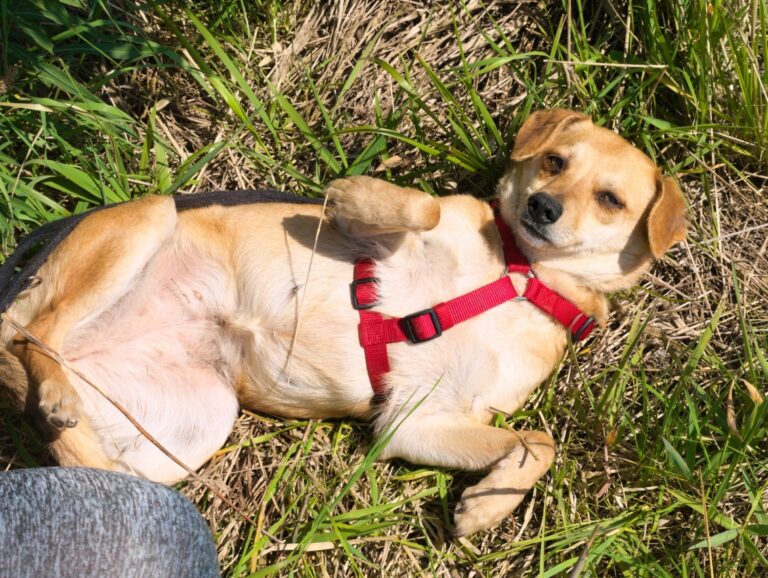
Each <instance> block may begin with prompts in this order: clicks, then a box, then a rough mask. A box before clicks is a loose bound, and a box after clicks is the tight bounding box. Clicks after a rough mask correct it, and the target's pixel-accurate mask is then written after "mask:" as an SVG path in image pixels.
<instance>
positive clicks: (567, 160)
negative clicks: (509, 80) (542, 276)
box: [499, 109, 686, 291]
mask: <svg viewBox="0 0 768 578" xmlns="http://www.w3.org/2000/svg"><path fill="white" fill-rule="evenodd" d="M512 161H513V162H512V166H511V168H510V169H509V171H508V172H507V173H506V174H505V175H504V177H503V178H502V179H501V181H500V182H499V197H500V200H501V211H502V215H503V217H504V219H505V220H506V221H507V223H508V224H509V226H510V227H511V228H512V230H513V231H514V233H515V236H516V237H517V241H518V244H519V245H520V247H521V248H522V249H523V251H524V252H525V253H526V254H527V255H528V257H529V258H530V259H531V261H532V262H540V263H542V264H546V265H547V266H551V267H553V268H556V269H559V270H562V271H566V272H568V273H571V274H573V275H575V276H577V277H578V278H580V279H582V280H583V282H584V284H585V285H588V286H591V287H593V288H595V289H598V290H602V291H612V290H616V289H620V288H624V287H627V286H629V285H631V284H632V283H633V282H634V281H635V280H636V279H637V277H638V276H639V275H640V274H641V273H642V272H644V271H645V270H647V268H648V266H649V265H650V263H651V261H652V260H653V259H658V258H660V257H661V256H662V255H663V254H664V253H665V252H666V251H667V250H668V249H669V248H670V247H671V246H672V245H674V244H675V243H677V242H678V241H682V240H683V239H684V238H685V234H686V221H685V203H684V201H683V196H682V194H681V193H680V189H678V187H677V185H676V184H675V181H674V180H672V179H671V178H669V177H664V176H662V175H661V173H660V171H659V169H658V168H657V167H656V165H654V164H653V162H652V161H651V159H649V158H648V157H647V156H646V155H645V154H643V153H642V152H640V150H638V149H637V148H635V147H634V146H632V145H631V144H629V143H628V142H627V141H626V140H624V139H623V138H621V137H620V136H618V135H616V134H615V133H613V132H611V131H610V130H607V129H605V128H601V127H598V126H595V125H594V124H592V121H591V120H590V119H589V118H587V117H586V116H584V115H581V114H579V113H576V112H573V111H569V110H562V109H555V110H552V111H548V112H536V113H534V114H533V115H531V116H530V118H528V120H526V122H525V123H524V124H523V126H522V128H521V129H520V132H519V133H518V135H517V139H516V141H515V147H514V150H513V152H512Z"/></svg>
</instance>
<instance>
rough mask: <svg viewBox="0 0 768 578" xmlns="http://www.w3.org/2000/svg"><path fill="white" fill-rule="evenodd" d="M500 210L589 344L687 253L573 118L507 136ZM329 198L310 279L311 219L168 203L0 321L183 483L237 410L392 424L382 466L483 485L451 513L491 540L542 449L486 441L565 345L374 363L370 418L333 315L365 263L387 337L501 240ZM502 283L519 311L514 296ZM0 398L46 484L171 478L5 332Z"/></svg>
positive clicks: (464, 281)
mask: <svg viewBox="0 0 768 578" xmlns="http://www.w3.org/2000/svg"><path fill="white" fill-rule="evenodd" d="M542 192H544V193H546V195H547V196H548V198H549V199H554V200H555V201H556V203H557V205H558V206H560V207H561V209H562V215H560V216H559V218H557V219H555V220H554V221H553V222H551V223H550V222H548V220H550V221H551V220H552V219H551V215H550V217H549V218H547V217H544V218H543V222H542V218H538V219H537V217H536V215H535V214H533V213H535V211H534V209H533V208H532V205H531V201H530V198H531V197H532V196H533V195H534V194H536V193H542ZM498 193H499V198H500V203H501V213H502V215H503V217H504V219H505V221H506V222H507V223H508V224H509V225H510V227H511V228H512V230H513V231H514V232H515V235H516V237H517V240H518V243H519V245H520V247H521V249H522V250H523V252H524V253H525V254H526V255H527V256H528V258H529V259H530V260H531V262H532V263H533V267H534V271H535V273H536V275H538V276H539V277H540V278H541V280H542V281H543V282H545V283H546V284H548V285H549V286H550V287H551V288H553V289H555V290H556V291H558V292H559V293H560V294H562V295H563V296H565V297H567V298H568V299H570V300H571V301H572V302H573V303H575V304H576V305H577V306H578V307H580V308H581V309H582V310H583V311H585V312H586V313H587V314H589V315H592V316H593V317H595V318H596V319H597V320H598V321H599V322H600V323H601V324H604V322H605V318H606V315H607V306H606V299H605V297H604V294H605V293H606V292H609V291H614V290H617V289H623V288H626V287H629V286H630V285H632V284H633V283H634V282H635V281H636V280H637V279H638V277H639V276H640V275H641V274H642V273H643V272H644V271H646V270H647V269H648V267H649V265H650V263H651V262H652V260H653V259H654V258H659V257H661V256H662V255H663V254H664V252H665V251H666V250H667V249H669V247H670V246H672V245H673V244H674V243H675V242H677V241H680V240H682V239H683V238H684V236H685V230H686V224H685V217H684V202H683V199H682V196H681V194H680V191H679V190H678V188H677V186H676V185H675V184H674V182H673V181H672V180H671V179H669V178H665V177H662V176H661V175H660V173H659V171H658V169H657V168H656V166H655V165H654V164H653V163H652V162H651V160H650V159H648V158H647V157H646V156H645V155H644V154H643V153H641V152H640V151H639V150H637V149H636V148H634V147H633V146H631V145H630V144H628V143H627V142H626V141H624V140H623V139H621V138H620V137H618V136H617V135H615V134H614V133H612V132H610V131H608V130H606V129H604V128H598V127H596V126H595V125H593V124H592V122H591V121H590V120H589V119H588V118H586V117H584V116H582V115H580V114H577V113H575V112H571V111H565V110H553V111H550V112H539V113H535V114H533V115H532V116H531V117H530V118H529V119H528V120H527V121H526V122H525V124H524V125H523V127H522V129H521V130H520V133H519V135H518V137H517V140H516V143H515V147H514V151H513V154H512V163H511V168H510V169H509V171H508V172H507V173H506V174H505V176H504V177H503V178H502V180H501V182H500V183H499V187H498ZM327 195H328V199H329V214H330V216H331V220H332V223H333V224H330V223H325V224H323V226H322V229H321V232H320V235H319V239H318V243H317V247H316V254H315V255H314V261H313V262H312V266H311V271H310V260H311V259H312V254H313V245H314V241H315V233H316V231H317V229H318V226H319V225H320V222H319V221H320V219H321V218H322V214H321V207H319V206H317V205H292V204H281V203H267V204H254V205H246V206H239V207H237V208H225V207H221V206H209V207H205V208H197V209H194V210H188V211H185V212H183V213H177V212H176V211H175V209H174V204H173V201H172V199H169V198H163V197H147V198H143V199H141V200H138V201H134V202H131V203H126V204H122V205H118V206H115V207H114V208H111V209H109V210H106V211H100V212H97V213H94V214H93V215H90V216H88V217H87V218H85V219H84V220H83V221H82V222H81V223H80V224H79V225H77V227H76V228H75V229H74V231H73V232H72V233H71V234H70V235H69V236H68V237H67V238H66V239H65V240H64V241H63V242H62V243H61V245H60V246H59V247H58V248H57V249H56V250H55V251H54V252H53V253H52V254H51V256H50V258H49V259H48V261H47V262H46V263H45V265H44V266H43V267H42V268H41V269H40V271H39V273H38V274H39V277H40V278H41V279H42V282H41V283H40V284H39V285H38V286H37V287H35V288H31V289H28V290H26V291H25V292H23V293H22V294H21V295H20V296H19V297H18V299H16V301H15V302H14V304H13V305H12V306H11V308H10V309H9V312H8V314H9V316H10V317H11V318H13V319H15V320H17V321H18V322H19V323H21V324H23V325H24V326H26V328H27V329H28V331H29V332H31V333H32V334H33V335H35V336H37V337H38V338H39V339H40V340H42V341H43V342H44V343H45V344H47V345H48V346H50V347H51V348H53V349H54V350H57V351H60V352H61V354H62V355H63V356H64V357H65V358H66V359H67V360H68V362H69V364H71V365H72V366H73V367H75V368H77V369H78V370H79V371H81V372H82V373H83V374H85V375H86V376H88V377H89V379H90V380H91V381H93V382H95V383H97V384H98V385H99V386H100V387H101V388H103V389H104V390H106V391H107V392H108V393H109V395H110V396H111V397H113V398H114V399H115V400H117V401H118V402H120V403H121V404H123V405H124V406H125V407H126V408H127V409H128V410H129V412H130V413H131V414H132V415H133V416H134V417H135V418H136V419H137V420H138V421H139V422H140V423H141V424H142V425H143V427H144V428H145V429H146V430H147V431H148V432H149V433H151V434H152V435H153V436H154V437H156V438H157V439H158V440H159V441H160V442H161V443H162V444H164V445H165V446H166V447H167V448H169V449H170V450H171V451H172V452H173V453H174V454H175V455H176V456H177V457H178V458H180V459H181V460H182V461H183V462H185V463H186V464H188V465H189V466H191V467H193V468H196V467H199V466H200V465H201V464H203V463H204V462H205V461H206V460H207V459H208V458H209V457H210V456H211V454H212V453H213V452H215V451H216V450H217V449H218V448H219V447H220V446H221V445H222V444H223V442H224V441H225V439H226V437H227V435H228V433H229V432H230V429H231V427H232V425H233V422H234V420H235V418H236V416H237V413H238V408H239V407H240V406H244V407H247V408H251V409H253V410H257V411H260V412H266V413H271V414H279V415H284V416H293V417H339V416H354V417H359V418H372V419H374V420H375V428H376V430H377V433H379V434H380V433H381V432H382V431H384V430H385V429H386V428H387V427H388V425H389V424H391V423H393V422H396V421H398V420H401V419H402V423H400V424H399V427H398V428H397V429H396V431H395V432H394V434H393V435H392V438H391V440H390V442H389V443H388V445H387V446H386V448H385V449H384V451H383V454H382V458H393V457H401V458H404V459H406V460H409V461H411V462H415V463H423V464H432V465H436V466H443V467H447V468H459V469H468V470H483V469H490V473H489V474H488V475H487V476H486V477H485V478H483V479H482V480H481V481H480V482H479V484H477V485H476V486H474V487H472V488H469V489H468V490H466V491H465V492H464V495H463V496H462V500H461V503H460V504H459V507H458V508H457V513H456V531H457V533H458V534H460V535H463V534H468V533H471V532H474V531H476V530H479V529H482V528H486V527H489V526H491V525H494V524H495V523H497V522H498V521H499V520H501V519H502V518H503V517H504V516H505V515H506V514H508V513H509V512H511V511H512V510H513V509H514V508H515V507H516V506H517V505H518V503H520V501H521V500H522V498H523V496H524V495H525V493H526V492H527V491H528V490H529V489H530V488H531V487H532V486H533V485H534V484H535V483H536V481H537V480H538V479H539V478H540V477H541V476H542V475H543V474H544V473H546V471H547V470H548V469H549V467H550V465H551V463H552V461H553V459H554V443H553V440H552V438H551V437H550V436H549V435H547V434H546V433H543V432H513V431H509V430H506V429H499V428H495V427H491V426H490V425H488V423H489V421H490V419H491V417H492V415H493V414H494V412H495V411H496V410H501V411H504V412H508V413H511V412H514V411H515V410H516V409H518V408H519V407H520V406H521V405H522V404H523V402H524V401H525V399H526V398H527V397H528V395H529V394H530V393H531V391H532V390H533V389H534V388H535V387H536V386H537V385H539V384H540V383H541V382H542V381H543V380H544V379H545V378H546V377H547V376H548V375H549V374H550V373H551V371H552V370H553V368H554V367H555V366H556V364H557V363H558V361H559V360H560V359H561V357H562V356H563V354H564V351H565V348H566V346H567V342H568V335H567V330H566V328H564V327H562V326H561V325H560V324H558V323H557V322H556V321H554V320H553V319H551V318H550V317H548V316H547V315H546V314H545V313H543V312H541V311H540V310H538V309H536V308H535V307H534V306H533V305H531V304H529V303H525V302H519V301H515V302H509V303H506V304H504V305H502V306H499V307H497V308H495V309H493V310H492V311H489V312H487V313H485V314H482V315H480V316H478V317H475V318H473V319H471V320H469V321H467V322H465V323H462V324H460V325H458V326H456V327H454V328H452V329H451V330H450V331H447V332H446V333H445V334H444V335H443V336H441V337H440V338H439V339H436V340H434V341H430V342H428V343H422V344H418V345H413V344H410V343H400V344H394V345H391V346H389V352H390V353H389V355H390V362H391V366H392V371H391V372H390V373H388V374H387V375H386V377H385V381H386V385H387V388H388V390H389V392H390V394H389V397H388V399H387V401H386V402H385V403H384V404H383V406H382V407H381V408H377V407H375V406H374V405H373V403H372V390H371V384H370V382H369V380H368V376H367V373H366V368H365V359H364V355H363V350H362V349H361V347H360V345H359V343H358V337H357V325H358V314H357V312H356V311H354V310H353V309H352V307H351V306H350V300H349V283H350V281H351V279H352V267H353V263H354V261H355V260H356V259H357V258H359V257H360V256H372V257H374V258H375V259H376V260H377V276H378V277H379V279H380V285H379V291H380V295H381V305H380V306H379V307H378V308H377V310H379V311H381V312H383V313H385V314H388V315H393V316H403V315H406V314H409V313H412V312H414V311H418V310H421V309H424V308H426V307H430V306H432V305H434V304H436V303H438V302H441V301H445V300H448V299H451V298H453V297H456V296H458V295H460V294H463V293H465V292H468V291H470V290H472V289H475V288H477V287H479V286H481V285H484V284H486V283H489V282H491V281H493V280H495V279H497V278H498V277H499V276H500V275H501V274H502V272H503V271H504V262H503V255H502V248H501V241H500V237H499V234H498V232H497V230H496V227H495V225H494V221H493V215H492V211H491V209H490V208H489V207H488V205H487V204H485V203H483V202H481V201H478V200H476V199H474V198H472V197H470V196H461V195H454V196H447V197H443V198H434V197H431V196H429V195H428V194H426V193H423V192H420V191H417V190H414V189H407V188H401V187H398V186H395V185H392V184H388V183H386V182H383V181H380V180H376V179H373V178H368V177H351V178H346V179H341V180H337V181H334V182H332V183H331V184H330V186H329V187H328V189H327ZM308 271H309V273H308ZM513 281H514V283H515V285H516V286H517V287H518V290H520V291H522V289H523V287H524V284H525V279H524V278H523V277H522V276H520V275H513ZM299 320H300V322H299ZM297 323H298V328H297ZM0 381H2V382H3V385H4V386H5V387H4V389H5V390H6V392H7V393H8V394H9V395H10V397H11V398H12V399H14V400H15V402H16V403H17V405H19V407H22V408H23V407H29V406H30V405H34V406H37V408H38V409H39V411H40V412H41V413H42V415H43V416H44V417H45V418H46V420H47V422H48V423H49V424H52V425H53V426H56V431H57V435H56V436H55V439H54V440H53V441H52V442H51V449H52V451H53V453H54V455H55V457H56V458H57V459H58V461H59V462H60V463H62V464H65V465H82V466H95V467H102V468H108V469H115V470H124V471H129V472H134V473H136V474H139V475H142V476H145V477H147V478H150V479H153V480H158V481H162V482H173V481H175V480H178V479H180V478H182V477H184V475H185V472H184V471H183V470H182V469H181V468H179V467H178V466H177V465H176V464H174V463H173V462H172V461H170V460H169V459H168V458H167V457H166V456H164V455H163V454H162V453H160V451H158V449H157V448H156V447H154V446H153V445H152V444H151V443H149V442H148V441H147V440H146V439H144V438H143V437H142V436H141V435H140V434H139V433H138V432H137V431H136V429H135V428H134V427H133V426H132V425H130V423H129V422H128V421H127V420H126V419H125V418H124V417H123V416H122V415H121V414H120V413H118V412H117V411H116V410H115V408H114V407H113V406H112V405H111V404H110V403H108V402H107V401H106V400H105V399H104V398H103V397H101V396H100V395H98V394H97V393H96V392H94V391H93V390H92V389H91V388H90V387H89V386H88V385H87V384H85V383H84V382H82V381H81V380H80V379H78V378H77V377H76V376H75V375H73V374H72V373H71V372H70V370H69V369H68V368H66V367H61V366H60V365H59V364H58V363H56V362H55V361H54V360H52V359H51V358H50V357H48V356H47V355H46V354H45V353H44V352H43V351H41V350H39V349H38V348H37V347H35V346H34V345H33V344H32V343H29V342H27V341H26V340H25V339H24V338H23V337H22V336H21V335H19V334H18V333H16V332H15V331H13V330H12V328H11V327H10V326H9V324H8V323H5V324H3V326H2V328H1V333H0ZM409 414H410V415H409ZM406 416H408V417H406ZM403 418H404V419H403Z"/></svg>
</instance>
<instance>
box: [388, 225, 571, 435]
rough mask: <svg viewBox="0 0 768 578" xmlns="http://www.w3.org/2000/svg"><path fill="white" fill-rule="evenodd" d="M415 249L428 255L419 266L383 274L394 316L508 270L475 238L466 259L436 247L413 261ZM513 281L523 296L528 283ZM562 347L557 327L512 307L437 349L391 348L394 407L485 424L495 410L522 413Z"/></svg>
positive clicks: (524, 306) (445, 337)
mask: <svg viewBox="0 0 768 578" xmlns="http://www.w3.org/2000/svg"><path fill="white" fill-rule="evenodd" d="M473 242H474V246H473ZM443 247H451V248H452V247H455V245H450V244H446V245H443ZM418 249H421V250H422V251H423V257H422V258H421V259H416V260H414V259H413V258H411V259H409V260H408V261H406V262H404V263H396V261H397V259H391V260H390V261H389V262H387V263H385V264H383V266H380V267H379V269H378V274H379V275H380V277H381V278H382V297H383V305H384V306H385V307H388V308H389V309H390V311H391V314H392V315H397V316H403V315H406V314H409V313H413V312H415V311H419V310H421V309H424V308H425V307H429V306H434V305H436V304H437V303H439V302H441V301H445V300H448V299H452V298H455V297H458V296H460V295H463V294H465V293H467V292H469V291H472V290H474V289H477V288H478V287H479V286H482V285H484V284H486V283H490V282H492V281H494V280H496V279H498V277H499V275H500V274H501V272H502V271H503V270H504V267H503V263H501V262H499V263H498V264H497V263H495V261H496V260H498V259H494V255H493V254H492V253H491V252H490V251H488V249H487V247H486V246H484V245H483V243H482V242H480V241H479V240H478V239H477V237H475V238H474V239H473V238H471V237H469V236H467V237H465V243H464V244H463V246H461V250H462V252H463V254H461V255H460V254H457V253H456V252H453V251H452V250H451V249H449V248H444V249H442V250H440V246H439V245H438V244H437V243H433V246H427V247H426V249H425V248H424V247H423V246H421V247H419V246H417V247H416V248H415V249H414V248H412V250H411V254H410V255H409V257H413V254H414V253H416V252H417V250H418ZM430 249H431V250H430ZM414 263H416V264H414ZM489 263H490V265H489ZM518 277H519V278H518ZM513 280H514V282H515V285H516V286H517V289H518V292H522V290H523V289H524V286H525V279H524V278H523V276H518V275H515V276H513ZM565 344H566V336H565V331H564V329H563V327H562V326H560V325H559V324H558V323H557V322H556V321H555V320H554V319H552V318H550V317H549V316H548V315H547V314H545V313H543V312H542V311H540V310H539V309H537V308H536V307H535V306H533V305H532V304H530V303H528V302H525V301H509V302H506V303H503V304H502V305H499V306H497V307H494V308H492V309H489V310H487V311H485V312H483V313H481V314H479V315H477V316H475V317H472V318H471V319H469V320H467V321H464V322H462V323H460V324H457V325H455V326H454V327H452V328H451V329H449V330H447V331H445V332H444V333H443V334H442V335H441V336H440V337H438V338H436V339H434V340H433V341H429V342H427V343H420V344H411V343H403V344H397V345H393V346H390V348H389V349H390V352H389V356H390V361H391V365H392V372H391V375H389V376H388V377H387V382H388V385H389V389H390V391H391V392H392V394H391V395H392V401H393V403H394V405H395V406H400V405H407V404H409V403H412V402H413V401H415V400H423V401H421V403H422V404H426V405H427V406H433V407H434V409H435V410H436V411H459V412H461V413H464V414H466V413H472V414H474V415H475V416H476V417H477V418H478V419H479V420H481V421H487V420H488V419H490V417H491V416H492V414H493V412H494V410H501V411H505V412H512V411H515V410H516V409H518V408H519V407H520V406H521V405H522V404H523V403H524V402H525V400H526V399H527V397H528V396H529V394H530V393H531V391H532V390H533V389H534V388H535V387H536V386H538V385H539V384H540V383H541V382H542V381H544V380H545V379H546V378H547V376H548V375H549V374H550V373H551V372H552V370H553V369H554V367H555V365H556V364H557V362H558V361H559V360H560V358H561V357H562V355H563V351H564V348H565ZM409 400H410V401H409Z"/></svg>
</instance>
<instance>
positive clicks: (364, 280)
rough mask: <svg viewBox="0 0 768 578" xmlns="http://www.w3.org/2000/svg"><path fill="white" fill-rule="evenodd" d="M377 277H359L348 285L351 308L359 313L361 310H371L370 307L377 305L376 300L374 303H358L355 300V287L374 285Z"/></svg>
mask: <svg viewBox="0 0 768 578" xmlns="http://www.w3.org/2000/svg"><path fill="white" fill-rule="evenodd" d="M378 280H379V278H378V277H361V278H360V279H355V280H354V281H352V283H350V285H349V290H350V295H351V297H352V308H353V309H356V310H358V311H360V310H361V309H371V308H372V307H375V306H376V305H378V304H379V301H378V299H377V300H376V301H372V302H371V303H360V301H358V300H357V286H358V285H362V284H363V283H376V282H378Z"/></svg>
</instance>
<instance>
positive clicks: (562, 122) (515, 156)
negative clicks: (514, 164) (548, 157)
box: [512, 108, 592, 161]
mask: <svg viewBox="0 0 768 578" xmlns="http://www.w3.org/2000/svg"><path fill="white" fill-rule="evenodd" d="M579 122H589V123H591V122H592V120H591V119H590V118H589V117H588V116H584V115H583V114H579V113H578V112H574V111H572V110H566V109H564V108H555V109H553V110H542V111H538V112H534V113H533V114H532V115H531V116H529V117H528V118H527V119H526V121H525V122H524V123H523V126H521V127H520V132H518V133H517V138H516V139H515V148H514V149H513V150H512V160H513V161H524V160H525V159H528V158H531V157H532V156H534V155H536V154H537V153H539V152H541V151H542V149H544V148H545V147H547V146H548V145H549V144H550V143H551V142H552V141H553V140H554V139H555V137H556V136H557V135H558V134H560V133H561V132H563V130H565V129H566V128H567V127H569V126H572V125H573V124H575V123H579Z"/></svg>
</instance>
